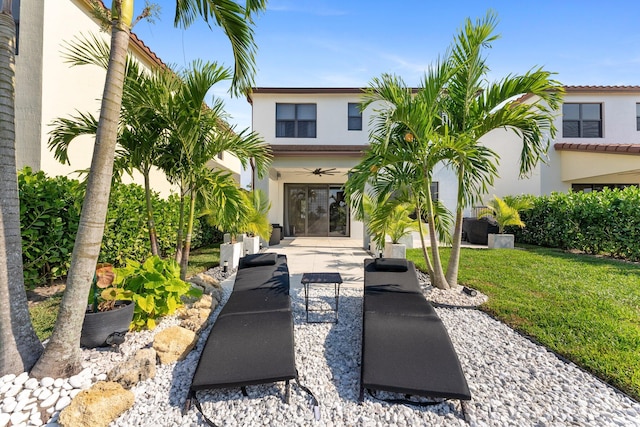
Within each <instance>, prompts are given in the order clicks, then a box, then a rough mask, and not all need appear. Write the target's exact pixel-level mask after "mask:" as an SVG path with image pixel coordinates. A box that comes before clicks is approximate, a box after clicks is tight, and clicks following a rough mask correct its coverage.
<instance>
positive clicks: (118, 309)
mask: <svg viewBox="0 0 640 427" xmlns="http://www.w3.org/2000/svg"><path fill="white" fill-rule="evenodd" d="M114 281H115V271H114V269H113V266H112V265H111V264H98V265H97V266H96V274H95V276H94V278H93V282H92V284H91V292H90V294H89V304H88V305H87V311H86V312H85V315H84V322H83V324H82V332H81V334H80V345H82V346H83V347H87V348H94V347H104V346H108V345H118V344H121V343H122V342H124V336H125V334H126V333H127V331H128V330H129V328H130V325H131V321H132V319H133V311H134V307H135V304H134V303H133V301H131V300H128V301H127V300H122V299H120V298H116V297H111V295H113V294H112V293H110V292H109V290H110V289H113V287H114ZM118 295H119V294H118Z"/></svg>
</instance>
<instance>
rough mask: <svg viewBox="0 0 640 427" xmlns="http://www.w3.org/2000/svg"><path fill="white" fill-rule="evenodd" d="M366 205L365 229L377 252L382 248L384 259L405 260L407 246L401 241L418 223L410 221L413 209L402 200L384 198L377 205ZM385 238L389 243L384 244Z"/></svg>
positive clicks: (415, 228) (370, 203) (370, 202)
mask: <svg viewBox="0 0 640 427" xmlns="http://www.w3.org/2000/svg"><path fill="white" fill-rule="evenodd" d="M372 202H373V201H372V200H370V201H369V203H368V207H367V208H366V209H367V210H368V215H367V229H368V230H369V232H370V233H371V234H372V241H373V242H374V243H375V245H376V249H377V250H378V251H380V250H382V249H383V248H384V256H385V257H386V258H406V256H407V245H406V244H404V243H401V239H402V238H404V237H406V236H408V235H410V234H411V233H412V232H413V231H414V230H417V229H418V222H417V221H416V220H414V219H411V217H410V215H411V214H412V213H413V207H412V206H411V205H410V204H409V203H407V202H404V201H402V200H398V199H391V198H390V197H389V196H386V197H384V198H383V199H382V200H380V201H379V202H378V203H372ZM387 236H388V237H389V238H390V239H391V242H390V243H389V242H386V238H387Z"/></svg>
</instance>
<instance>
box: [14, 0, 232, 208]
mask: <svg viewBox="0 0 640 427" xmlns="http://www.w3.org/2000/svg"><path fill="white" fill-rule="evenodd" d="M13 8H14V12H13V14H14V18H15V20H16V22H17V23H18V24H19V26H18V49H17V54H16V79H15V80H16V83H15V84H16V98H15V114H16V116H15V121H16V160H17V165H18V169H21V168H23V167H25V166H30V167H31V168H32V169H33V170H35V171H39V170H43V171H44V172H46V173H47V174H48V175H50V176H54V175H68V176H70V177H72V178H76V177H77V175H76V174H75V173H74V172H75V171H77V170H83V169H87V168H89V166H90V164H91V157H92V154H93V141H94V138H93V137H89V136H86V137H79V138H77V139H76V140H74V141H73V143H72V144H71V147H70V152H69V159H70V165H66V164H61V163H60V162H58V161H57V160H56V159H55V158H54V156H53V153H52V152H51V151H50V150H49V148H48V145H47V142H48V140H49V135H48V133H49V132H50V130H51V126H50V124H51V123H52V121H53V120H54V119H56V118H60V117H68V116H71V115H75V114H76V112H78V111H80V112H90V113H93V114H94V115H96V116H97V115H98V114H99V111H100V99H101V98H102V91H103V89H104V81H105V76H106V72H105V71H104V70H102V69H100V68H99V67H95V66H71V65H70V64H68V63H66V62H65V60H64V58H63V57H62V51H63V50H64V44H65V43H67V42H70V41H72V40H74V38H76V37H78V36H81V35H83V34H84V35H87V34H90V33H92V34H98V35H100V36H102V37H103V38H104V39H105V40H107V41H108V40H109V37H110V33H104V32H100V26H99V24H98V21H97V20H96V19H95V18H94V17H93V15H92V13H91V6H90V2H89V0H55V1H42V0H13ZM129 48H130V51H131V53H132V54H133V56H134V57H135V58H136V59H137V60H138V61H139V62H140V63H141V64H142V66H143V68H144V69H147V70H150V69H152V68H153V67H158V66H160V67H164V66H165V64H164V63H163V62H162V60H161V59H160V58H158V56H157V55H156V54H155V53H153V51H151V49H149V47H148V46H146V45H145V44H144V43H143V42H142V40H140V39H139V38H138V37H137V36H136V35H135V34H133V33H132V34H131V39H130V43H129ZM210 166H211V167H212V168H213V167H219V168H224V169H227V170H229V171H230V172H232V174H233V175H234V177H235V178H236V180H237V181H238V182H240V171H241V165H240V162H239V161H238V159H237V158H235V157H233V156H231V155H227V153H221V155H220V156H219V158H218V159H216V160H214V161H213V162H212V163H211V165H210ZM125 179H126V177H125ZM135 182H137V183H140V184H142V182H143V181H142V177H141V176H136V178H135ZM151 185H152V187H153V188H154V190H156V191H158V192H160V193H161V194H162V195H163V196H167V195H168V194H169V193H170V191H171V190H172V187H171V185H170V184H169V183H168V182H167V181H166V179H165V178H164V175H163V174H162V173H161V172H160V171H157V170H156V171H153V172H152V176H151ZM174 190H175V189H174Z"/></svg>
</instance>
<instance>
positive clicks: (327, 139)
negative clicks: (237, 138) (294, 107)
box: [252, 93, 372, 145]
mask: <svg viewBox="0 0 640 427" xmlns="http://www.w3.org/2000/svg"><path fill="white" fill-rule="evenodd" d="M252 99H253V125H252V126H253V130H254V131H256V132H259V133H260V134H261V135H262V136H263V137H264V138H265V140H266V141H267V142H268V143H269V144H308V145H316V144H321V145H364V144H367V143H368V137H369V135H368V132H367V130H366V129H367V124H368V123H369V119H370V117H371V113H372V108H367V110H365V111H364V112H363V114H362V127H363V130H361V131H354V130H348V129H347V121H348V120H347V119H348V114H347V113H348V111H347V108H348V104H349V103H350V102H352V103H358V102H361V101H362V99H361V96H360V94H359V93H350V94H335V93H334V94H326V93H316V94H262V93H260V94H256V93H254V94H253V95H252ZM276 103H292V104H304V103H314V104H317V110H316V121H317V132H316V138H276V134H275V129H276V128H275V122H276Z"/></svg>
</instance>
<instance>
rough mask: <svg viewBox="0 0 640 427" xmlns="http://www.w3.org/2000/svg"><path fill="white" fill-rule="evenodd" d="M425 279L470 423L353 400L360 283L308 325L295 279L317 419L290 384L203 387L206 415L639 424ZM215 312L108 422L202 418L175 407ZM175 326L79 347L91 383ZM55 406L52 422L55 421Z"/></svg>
mask: <svg viewBox="0 0 640 427" xmlns="http://www.w3.org/2000/svg"><path fill="white" fill-rule="evenodd" d="M212 273H214V274H215V273H216V272H212ZM231 286H232V281H231V280H228V281H227V282H225V286H224V287H225V291H224V296H223V302H224V301H226V299H227V298H228V297H229V294H230V292H231ZM423 287H424V290H425V294H426V295H427V298H429V299H431V300H432V301H434V302H437V303H438V305H437V308H436V310H437V312H438V315H439V316H440V317H441V318H442V320H443V322H444V324H445V326H446V327H447V330H448V332H449V334H450V336H451V339H452V341H453V344H454V346H455V348H456V351H457V352H458V356H459V358H460V362H461V364H462V367H463V370H464V372H465V374H466V377H467V381H468V383H469V388H470V390H471V394H472V397H473V399H472V400H471V401H470V402H468V403H466V404H465V411H466V417H467V422H465V420H464V419H463V412H462V410H461V409H462V408H461V405H460V403H459V402H457V401H454V402H445V403H442V404H440V405H436V406H431V407H426V408H415V407H410V406H405V405H399V404H396V405H391V404H388V403H385V402H381V401H377V400H374V399H373V398H371V397H369V396H367V397H366V398H365V401H364V402H363V403H362V404H360V403H358V392H359V374H360V366H359V361H360V345H361V344H360V343H361V330H362V290H361V289H359V288H357V287H349V286H347V287H343V289H341V293H340V323H338V324H330V323H326V324H322V323H320V324H307V323H306V321H305V311H304V295H303V291H302V289H301V288H299V287H295V286H294V287H292V290H291V297H292V305H293V310H294V322H295V343H296V366H297V368H298V371H299V375H300V381H301V382H302V384H304V385H306V386H307V387H309V388H310V389H311V390H312V391H313V392H314V394H315V395H316V397H317V398H318V400H319V401H320V413H321V419H320V421H316V420H315V419H314V417H313V413H312V411H311V405H310V403H311V402H310V398H309V397H308V396H307V395H306V394H305V393H304V392H302V391H301V390H300V389H299V388H298V387H296V385H292V387H291V402H290V404H289V405H287V404H285V403H283V395H284V384H282V383H278V384H269V385H263V386H253V387H249V388H248V392H249V396H248V397H244V396H242V394H241V392H240V390H239V389H226V390H217V391H209V392H199V393H198V398H199V400H200V401H201V403H202V407H203V410H204V412H205V414H207V416H208V417H209V418H211V419H212V420H213V421H214V422H215V423H217V424H218V425H220V426H257V425H268V426H310V425H311V426H312V425H317V426H372V427H373V426H437V425H446V426H457V425H460V426H463V425H471V426H513V425H518V426H539V427H542V426H640V404H639V403H638V402H635V401H633V400H632V399H630V398H628V397H626V396H624V395H623V394H621V393H619V392H617V391H616V390H615V389H613V388H611V387H609V386H607V385H606V384H604V383H603V382H601V381H600V380H598V379H596V378H595V377H593V376H592V375H590V374H587V373H585V372H584V371H582V370H581V369H579V368H577V367H576V366H575V365H573V364H570V363H565V362H563V361H562V360H560V359H559V358H558V357H556V356H555V355H554V354H553V353H551V352H549V351H547V350H546V349H545V348H544V347H541V346H538V345H536V344H534V343H532V342H531V341H529V340H528V339H526V338H524V337H523V336H521V335H520V334H518V333H516V332H514V331H513V330H512V329H510V328H509V327H507V326H506V325H504V324H503V323H501V322H498V321H496V320H495V319H493V318H491V317H490V316H488V315H487V314H485V313H483V312H481V311H479V310H476V309H474V308H472V307H471V306H473V305H474V304H478V303H481V302H482V301H484V299H485V298H486V297H485V296H484V295H481V294H480V295H477V296H475V297H473V298H471V297H469V296H468V295H466V294H464V293H463V292H462V291H461V288H460V289H458V292H445V293H443V292H440V291H438V290H437V289H432V288H431V286H429V285H423ZM332 292H333V289H332V288H331V289H328V288H327V291H326V294H324V293H322V291H320V293H319V294H316V296H319V298H318V299H316V301H315V303H316V304H323V303H325V302H326V303H329V302H331V301H332ZM219 311H220V307H219V308H218V309H217V310H215V311H214V312H213V313H212V316H211V320H210V323H209V325H208V327H207V328H206V329H205V331H204V332H203V334H202V335H201V338H200V340H199V342H198V344H197V346H196V348H195V349H194V351H192V352H191V353H190V354H189V356H188V357H187V358H186V359H185V360H184V361H181V362H178V363H173V364H170V365H162V366H158V369H157V373H156V377H155V378H154V379H152V380H148V381H145V382H143V383H140V384H138V385H137V386H136V387H134V388H133V389H132V391H133V392H134V394H135V396H136V403H135V405H134V406H133V407H132V408H131V409H130V410H129V411H127V412H126V413H125V414H123V415H122V416H121V417H120V418H118V419H117V420H116V421H114V422H113V423H112V424H111V426H122V427H125V426H127V427H128V426H167V427H168V426H203V425H206V424H205V422H204V420H203V418H202V417H201V415H200V414H199V413H198V412H197V411H196V409H195V408H192V409H191V410H190V411H189V412H188V413H187V414H186V415H185V416H184V417H183V416H182V414H181V410H182V407H183V404H184V401H185V399H186V395H187V390H188V388H189V385H190V382H191V378H192V375H193V373H194V371H195V367H196V364H197V362H198V359H199V354H200V352H201V351H202V348H203V346H204V343H205V340H206V336H207V335H208V332H209V330H210V328H211V326H212V324H213V320H214V319H215V317H216V316H217V315H218V312H219ZM174 324H177V320H176V319H174V318H168V319H166V320H164V321H163V322H161V324H160V325H159V326H158V327H157V328H156V330H154V331H145V332H141V333H135V334H129V335H128V336H127V341H126V342H125V344H123V345H122V346H121V348H120V351H119V352H114V351H110V350H85V351H84V353H83V354H84V357H85V362H84V363H85V366H86V369H85V371H84V372H83V374H82V375H81V377H82V378H85V380H87V381H88V380H89V379H90V380H91V381H92V382H95V381H97V380H99V379H101V378H103V376H104V373H105V372H107V371H108V370H109V369H110V368H111V367H112V366H113V365H114V364H115V363H117V362H118V361H120V360H123V359H124V358H126V357H128V356H130V355H132V354H134V353H135V351H137V349H139V348H142V347H144V346H147V345H149V344H150V343H151V342H152V340H153V336H154V335H155V333H157V332H158V331H160V330H162V329H164V328H166V327H168V326H171V325H174ZM0 386H2V384H0ZM52 387H53V386H52ZM78 387H80V388H84V387H85V386H80V385H79V386H78ZM63 388H64V387H63ZM0 397H1V396H0ZM56 414H57V412H56V413H55V414H54V417H53V418H52V419H51V420H50V422H49V424H48V425H50V426H55V425H56V423H55V421H56V419H57V416H56ZM25 425H26V424H25ZM31 425H38V424H31Z"/></svg>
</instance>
